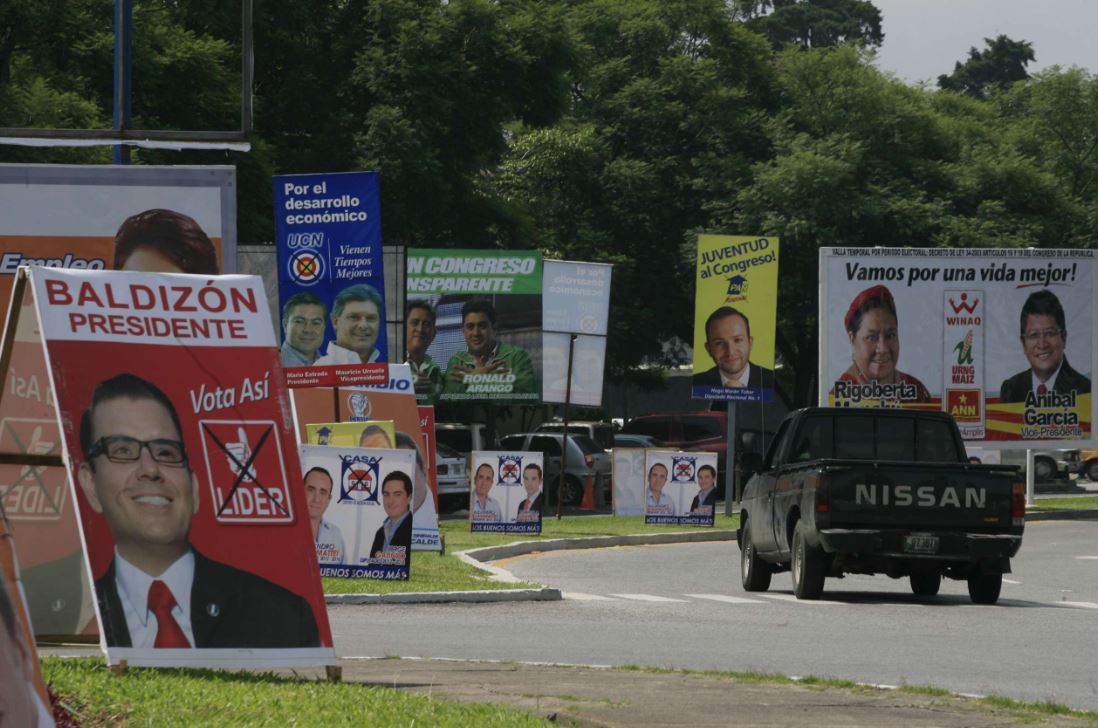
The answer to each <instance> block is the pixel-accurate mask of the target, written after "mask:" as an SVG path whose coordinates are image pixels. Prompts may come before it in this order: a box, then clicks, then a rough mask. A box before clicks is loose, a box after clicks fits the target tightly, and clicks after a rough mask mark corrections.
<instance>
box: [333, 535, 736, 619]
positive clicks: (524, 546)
mask: <svg viewBox="0 0 1098 728" xmlns="http://www.w3.org/2000/svg"><path fill="white" fill-rule="evenodd" d="M734 540H736V532H735V531H723V530H722V531H703V532H695V531H687V532H677V533H652V534H633V535H629V536H588V537H585V538H556V539H552V540H549V541H518V542H516V543H509V544H506V545H504V546H485V547H482V548H477V549H469V550H468V551H460V552H458V554H457V557H458V558H459V559H461V560H462V561H464V562H465V563H467V564H469V565H471V566H474V567H476V568H478V569H481V570H483V571H487V572H489V573H490V574H491V575H492V576H491V577H490V578H491V579H492V580H493V581H503V582H517V581H519V579H517V578H515V576H514V575H513V574H511V572H509V571H507V570H505V569H500V568H498V567H495V566H492V565H491V564H488V563H485V562H487V561H493V560H495V559H506V558H510V557H513V556H522V555H523V554H532V553H538V552H544V551H563V550H567V549H587V548H606V547H609V546H639V545H645V544H664V543H693V542H703V541H734ZM563 598H564V597H563V595H562V594H561V591H560V589H553V588H550V587H543V588H541V589H493V590H487V591H452V592H397V593H393V594H327V595H325V597H324V601H325V603H327V604H443V603H447V602H463V603H466V604H480V603H488V602H555V601H560V600H561V599H563Z"/></svg>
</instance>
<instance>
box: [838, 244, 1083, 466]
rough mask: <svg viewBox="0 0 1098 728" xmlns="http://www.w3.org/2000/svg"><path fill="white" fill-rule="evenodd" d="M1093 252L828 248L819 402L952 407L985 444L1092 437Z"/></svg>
mask: <svg viewBox="0 0 1098 728" xmlns="http://www.w3.org/2000/svg"><path fill="white" fill-rule="evenodd" d="M1095 256H1096V253H1095V251H1093V250H1039V249H1033V248H1026V249H994V248H981V249H972V250H962V249H937V248H931V249H924V248H899V249H898V248H821V249H820V271H821V272H820V312H821V313H820V376H819V381H820V390H819V397H820V401H821V402H827V403H829V404H833V405H840V406H852V407H906V408H911V409H927V410H944V411H946V412H949V413H950V414H951V415H953V418H954V419H955V420H956V421H957V425H958V427H959V428H960V430H961V435H962V437H964V439H965V441H966V442H968V443H970V444H973V445H979V444H981V443H982V444H983V446H984V447H985V448H993V449H1012V448H1027V447H1033V443H1038V442H1039V443H1041V444H1042V446H1062V447H1068V446H1077V445H1079V444H1081V443H1084V442H1087V441H1091V440H1093V437H1094V435H1093V422H1094V416H1095V412H1094V400H1093V398H1092V395H1091V378H1092V376H1093V373H1094V361H1095V356H1096V349H1095V347H1096V345H1098V339H1096V337H1095V336H1094V326H1095V309H1094V294H1095V276H1096V274H1098V266H1095Z"/></svg>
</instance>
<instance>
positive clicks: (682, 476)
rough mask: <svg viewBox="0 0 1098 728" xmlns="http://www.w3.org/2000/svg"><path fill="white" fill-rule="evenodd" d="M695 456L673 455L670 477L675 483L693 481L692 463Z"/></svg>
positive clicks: (695, 459)
mask: <svg viewBox="0 0 1098 728" xmlns="http://www.w3.org/2000/svg"><path fill="white" fill-rule="evenodd" d="M696 461H697V458H690V457H674V456H672V458H671V473H672V475H671V479H672V480H673V481H675V482H676V483H693V482H694V464H695V462H696Z"/></svg>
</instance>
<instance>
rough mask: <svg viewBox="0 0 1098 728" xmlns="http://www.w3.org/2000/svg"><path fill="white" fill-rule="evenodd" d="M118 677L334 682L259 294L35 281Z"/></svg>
mask: <svg viewBox="0 0 1098 728" xmlns="http://www.w3.org/2000/svg"><path fill="white" fill-rule="evenodd" d="M28 275H29V277H30V282H31V285H32V287H33V290H34V298H35V305H36V308H37V311H38V318H39V321H40V322H41V331H42V337H43V340H44V341H45V343H46V350H47V357H48V362H49V370H50V378H51V384H52V386H53V392H54V393H55V396H56V413H57V418H58V420H59V421H60V422H61V423H62V427H61V431H62V442H63V445H64V452H65V457H66V462H67V463H68V464H69V466H70V468H71V470H70V473H69V476H70V478H71V481H70V482H71V483H72V491H71V494H70V495H72V496H73V497H74V498H75V501H76V504H77V510H78V513H79V522H80V528H81V535H82V537H83V543H84V552H85V554H86V556H87V568H88V570H89V573H90V576H91V580H92V582H93V584H94V586H95V591H96V596H97V605H96V612H97V615H98V620H99V625H100V635H101V645H102V646H103V648H104V650H105V651H106V653H107V659H108V661H109V662H111V663H112V664H114V663H117V662H119V661H121V660H126V661H127V662H128V663H129V664H131V665H149V666H168V665H186V666H212V665H217V666H226V665H233V666H281V665H286V666H291V665H325V664H334V659H335V653H334V650H333V648H332V637H331V630H330V628H329V625H328V616H327V610H326V608H325V603H324V595H323V593H322V591H321V586H320V575H319V571H318V568H317V562H316V557H315V549H314V544H313V538H312V534H311V533H310V530H309V526H308V518H307V517H306V514H307V509H306V505H305V492H304V487H303V485H302V482H301V468H300V464H299V461H298V455H297V443H296V442H295V438H294V431H293V427H292V421H291V416H290V406H289V396H288V392H287V390H286V389H285V386H284V384H283V382H282V381H281V378H280V376H279V365H278V359H277V357H278V352H277V348H276V344H275V338H274V331H273V329H272V327H271V321H270V317H269V313H268V312H269V309H268V308H267V301H266V297H265V294H264V291H263V285H262V282H261V281H260V279H258V278H256V277H253V276H219V277H209V276H187V275H180V274H162V273H128V272H111V271H106V272H104V271H67V270H56V269H45V268H32V269H30V271H29V273H28Z"/></svg>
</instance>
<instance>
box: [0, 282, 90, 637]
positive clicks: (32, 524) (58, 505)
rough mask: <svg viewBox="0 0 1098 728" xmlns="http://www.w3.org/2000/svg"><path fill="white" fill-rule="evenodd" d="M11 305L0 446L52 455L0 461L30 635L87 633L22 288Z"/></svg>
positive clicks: (84, 594) (66, 502) (43, 377)
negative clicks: (25, 461) (45, 459)
mask: <svg viewBox="0 0 1098 728" xmlns="http://www.w3.org/2000/svg"><path fill="white" fill-rule="evenodd" d="M13 308H14V310H13V311H11V315H12V317H13V318H12V319H11V320H12V321H14V322H15V330H14V332H13V333H14V337H13V341H12V343H11V347H12V348H11V359H10V361H9V364H8V378H7V380H8V386H7V387H6V388H5V391H4V392H3V397H2V398H0V452H3V453H5V454H9V455H30V456H53V457H56V458H57V460H56V464H53V465H50V464H34V465H15V464H3V465H0V508H2V509H3V512H4V515H5V516H6V517H7V519H8V522H9V523H10V524H11V528H12V531H13V533H15V534H17V538H16V539H15V544H16V549H17V550H18V552H19V563H20V566H21V568H22V573H23V587H24V590H25V592H26V597H27V605H28V607H29V608H30V613H31V623H32V624H33V625H34V629H35V634H36V635H40V636H43V637H51V638H55V639H57V638H60V639H64V638H66V637H71V636H74V635H87V636H94V635H95V634H96V629H97V627H96V622H95V607H94V604H93V602H94V598H93V591H92V587H91V582H90V581H89V580H88V577H87V572H86V570H85V569H84V557H83V553H82V549H81V545H80V531H79V528H78V526H77V524H76V506H75V505H74V504H73V500H72V497H71V495H70V494H69V480H68V473H67V471H66V469H65V467H64V466H63V465H62V464H61V451H62V445H61V431H60V429H59V428H58V426H57V413H56V411H55V410H54V404H53V400H54V397H53V390H52V389H51V388H50V382H49V372H48V371H47V369H46V350H45V347H44V346H43V344H42V335H41V332H40V331H39V328H38V315H37V313H36V312H35V308H34V297H33V295H32V292H31V291H30V289H29V288H27V289H26V290H25V293H24V295H23V297H22V301H21V302H14V303H13ZM16 319H17V320H16Z"/></svg>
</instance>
